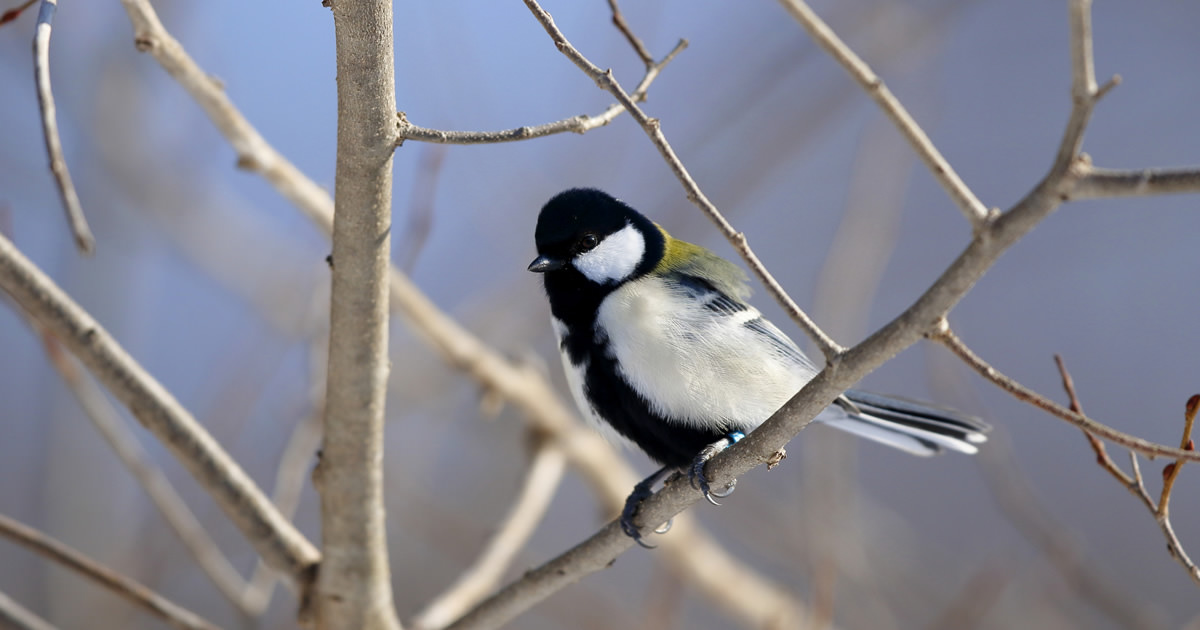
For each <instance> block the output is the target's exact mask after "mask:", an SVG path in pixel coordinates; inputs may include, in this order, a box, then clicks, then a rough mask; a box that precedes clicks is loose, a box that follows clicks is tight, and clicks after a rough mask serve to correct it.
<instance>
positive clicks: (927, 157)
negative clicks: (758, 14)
mask: <svg viewBox="0 0 1200 630" xmlns="http://www.w3.org/2000/svg"><path fill="white" fill-rule="evenodd" d="M780 3H781V4H782V5H783V7H784V8H785V9H787V11H788V13H791V14H792V17H794V18H796V21H798V22H800V25H801V26H803V27H804V30H806V31H808V34H809V36H810V37H812V38H813V40H814V41H816V43H817V45H818V46H820V47H821V48H822V49H823V50H825V52H827V53H829V55H830V56H831V57H833V59H834V60H835V61H837V62H838V63H839V64H841V66H842V68H844V69H845V70H846V72H847V73H848V74H849V75H850V76H851V77H852V78H853V79H854V80H855V81H857V82H858V84H859V85H860V86H861V87H862V89H863V91H865V92H866V93H867V95H868V96H870V97H871V99H872V100H874V101H875V103H876V104H878V105H879V107H880V109H882V110H883V113H884V114H886V115H887V117H888V118H890V119H891V120H892V122H893V123H894V124H895V125H896V128H897V129H898V130H899V131H900V133H901V134H902V135H903V136H904V137H905V138H906V139H907V140H908V143H909V144H911V145H912V148H913V150H914V151H916V153H917V155H918V156H920V157H921V161H922V162H924V163H925V166H926V167H928V168H929V170H930V172H932V173H933V177H934V179H936V180H937V182H938V183H939V184H941V186H942V188H943V189H945V191H946V194H948V195H950V199H951V200H953V201H954V203H955V204H956V205H957V206H958V208H959V210H961V211H962V213H963V215H964V216H966V217H967V220H968V221H970V222H971V227H972V228H973V229H975V230H979V229H981V228H983V226H984V222H985V220H986V219H987V217H988V209H987V207H985V206H984V205H983V202H981V201H980V200H979V198H978V197H976V196H975V193H973V192H971V189H970V188H969V187H967V185H966V183H964V182H963V181H962V178H960V177H959V176H958V173H956V172H955V171H954V168H953V167H951V166H950V162H948V161H946V158H945V157H943V156H942V154H941V153H940V152H939V151H938V150H937V147H935V146H934V144H933V141H932V140H930V139H929V136H928V135H927V134H926V133H925V131H924V130H923V129H921V126H920V125H918V124H917V121H916V120H914V119H913V117H912V115H911V114H909V113H908V110H907V109H905V108H904V105H902V104H901V103H900V101H899V99H897V98H896V96H895V95H894V94H892V91H891V90H889V89H888V87H887V86H886V85H884V83H883V79H881V78H879V76H878V75H876V74H875V73H874V72H873V71H872V70H871V67H870V66H868V65H867V63H866V62H865V61H863V60H862V58H860V57H859V56H858V55H856V54H855V53H854V51H853V50H851V49H850V47H849V46H847V45H846V43H845V42H843V41H842V39H841V38H840V37H838V35H837V33H835V32H833V29H831V28H829V25H827V24H826V23H825V22H824V21H822V20H821V18H820V16H818V15H817V14H816V12H814V11H813V10H812V9H811V8H809V6H808V5H807V4H805V3H804V1H803V0H780Z"/></svg>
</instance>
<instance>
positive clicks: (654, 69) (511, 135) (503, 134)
mask: <svg viewBox="0 0 1200 630" xmlns="http://www.w3.org/2000/svg"><path fill="white" fill-rule="evenodd" d="M685 48H687V40H684V39H681V40H679V43H678V44H676V45H675V48H673V49H672V50H671V52H669V53H667V56H666V57H663V59H662V61H659V62H657V63H654V62H653V61H652V62H651V63H650V64H648V65H647V66H646V74H645V75H644V76H643V77H642V80H641V82H640V83H638V86H637V88H636V89H634V91H633V94H631V95H630V98H632V99H633V100H634V101H635V102H639V103H640V102H641V101H644V100H646V92H647V91H648V90H649V89H650V84H652V83H654V80H655V79H657V78H658V75H659V74H660V73H661V72H662V69H663V68H665V67H666V66H667V64H669V63H671V60H673V59H674V58H675V56H676V55H678V54H679V53H680V52H682V51H683V49H685ZM624 112H625V106H623V105H621V104H620V103H614V104H612V105H609V106H608V108H607V109H605V110H604V111H603V112H600V113H599V114H597V115H595V116H588V115H587V114H580V115H579V116H572V117H570V118H564V119H562V120H556V121H554V122H550V123H545V124H542V125H535V126H532V127H515V128H513V129H505V130H503V131H443V130H440V129H426V128H424V127H418V126H416V125H414V124H412V123H410V122H408V118H407V117H406V116H405V115H404V112H400V113H399V114H397V116H398V118H399V120H398V121H397V123H396V130H397V134H398V135H397V140H396V144H397V146H399V145H400V144H402V143H403V142H404V141H405V140H416V141H419V142H433V143H437V144H497V143H501V142H516V141H520V140H530V139H533V138H542V137H545V136H550V135H554V134H559V133H567V132H570V133H578V134H583V133H587V132H589V131H591V130H593V129H596V128H598V127H603V126H605V125H607V124H608V123H610V122H612V121H613V120H614V119H615V118H616V117H617V116H620V115H621V114H622V113H624Z"/></svg>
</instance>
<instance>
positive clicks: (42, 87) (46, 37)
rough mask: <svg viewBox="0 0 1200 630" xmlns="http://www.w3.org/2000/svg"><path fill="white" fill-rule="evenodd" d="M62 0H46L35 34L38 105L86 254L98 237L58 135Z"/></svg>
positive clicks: (73, 223) (64, 200)
mask: <svg viewBox="0 0 1200 630" xmlns="http://www.w3.org/2000/svg"><path fill="white" fill-rule="evenodd" d="M57 9H58V0H42V8H41V9H40V10H39V11H38V21H37V29H36V30H35V31H34V34H33V75H34V77H35V79H36V81H37V97H38V107H39V108H40V109H41V113H42V135H43V136H44V137H45V139H46V153H48V154H49V156H50V172H51V173H53V174H54V183H56V184H58V194H59V196H60V197H61V198H62V203H63V208H64V209H65V210H66V212H67V222H68V223H69V224H70V226H71V233H72V234H74V235H75V246H76V247H78V248H79V251H81V252H83V253H84V254H91V253H92V250H93V249H94V248H95V246H96V239H95V238H94V237H93V236H92V230H91V228H89V227H88V222H87V217H85V216H84V215H83V206H82V205H81V204H80V203H79V193H78V192H76V191H75V184H73V183H72V182H71V171H70V170H69V169H68V168H67V159H66V157H64V156H63V148H62V139H61V138H60V137H59V135H58V114H57V111H56V109H55V107H54V92H53V91H52V90H51V87H50V31H51V29H52V28H53V27H54V13H55V11H56V10H57Z"/></svg>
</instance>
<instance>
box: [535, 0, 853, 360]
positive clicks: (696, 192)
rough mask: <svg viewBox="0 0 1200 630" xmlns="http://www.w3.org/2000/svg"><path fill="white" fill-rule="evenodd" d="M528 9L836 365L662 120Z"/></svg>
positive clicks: (836, 350)
mask: <svg viewBox="0 0 1200 630" xmlns="http://www.w3.org/2000/svg"><path fill="white" fill-rule="evenodd" d="M525 6H526V7H528V8H529V10H530V11H531V12H532V13H533V15H534V17H536V18H537V20H538V22H539V23H541V25H542V28H543V29H545V30H546V33H547V34H548V35H550V38H551V39H552V40H553V41H554V45H555V46H556V47H557V48H558V50H559V52H561V53H562V54H563V55H565V56H566V57H567V59H570V60H571V62H572V63H574V64H575V65H576V66H578V67H579V69H580V70H583V72H584V74H586V75H588V76H589V77H591V79H592V80H593V81H595V82H596V85H597V86H599V87H600V89H603V90H606V91H608V92H609V93H610V94H612V95H613V96H614V97H616V99H617V102H618V103H620V104H621V105H623V106H624V107H625V109H626V110H628V111H629V114H630V115H631V116H633V119H634V120H636V121H637V122H638V124H639V125H641V127H642V130H643V131H645V132H646V135H648V136H649V137H650V141H651V142H652V143H653V144H654V147H655V148H657V149H658V152H659V153H660V154H661V155H662V157H663V159H664V160H666V162H667V165H668V166H670V167H671V171H672V172H673V173H675V176H676V177H677V178H678V179H679V181H680V183H681V184H683V188H684V190H685V191H686V192H687V197H688V199H689V200H690V201H691V202H692V203H694V204H696V205H697V206H698V207H699V208H700V209H701V210H703V211H704V213H705V214H706V215H707V216H708V218H709V219H711V220H712V221H713V223H715V224H716V225H717V227H718V228H720V230H721V233H722V234H724V235H725V238H727V239H729V242H730V243H732V244H733V247H734V249H736V250H737V251H738V253H739V254H740V255H741V256H742V259H743V260H745V261H746V264H747V265H748V266H749V267H750V269H751V270H752V271H753V272H754V273H755V275H757V276H758V277H759V279H760V280H762V282H763V285H764V286H766V288H767V291H768V292H769V293H770V294H771V296H772V297H774V298H775V300H776V301H778V302H779V304H780V305H781V306H782V307H783V310H784V311H785V312H787V314H788V315H789V316H790V317H791V318H792V320H793V321H795V322H796V325H798V326H800V328H801V330H803V331H804V332H805V334H807V335H808V336H809V337H810V338H811V339H812V340H813V343H815V344H816V345H817V347H818V348H820V350H821V354H823V355H825V361H826V362H827V363H834V362H836V359H837V358H838V355H840V354H841V352H842V351H843V348H842V347H841V346H840V345H838V344H837V342H835V341H834V340H833V339H831V338H829V335H826V334H825V332H824V331H822V330H821V329H820V328H819V327H818V326H817V325H816V323H815V322H813V321H812V319H811V318H810V317H809V316H808V315H807V314H806V313H805V312H804V311H803V309H801V308H800V307H799V306H798V305H797V304H796V302H795V301H794V300H792V298H791V296H789V295H788V294H787V291H784V290H783V286H782V285H780V284H779V282H778V281H777V280H775V277H774V276H772V275H771V272H770V271H768V270H767V268H766V266H765V265H763V263H762V261H761V260H759V259H758V256H757V255H755V254H754V251H753V250H751V249H750V243H749V241H747V239H746V235H745V234H743V233H741V232H738V231H737V230H735V229H734V228H733V225H731V224H730V223H729V221H728V220H726V219H725V217H724V215H722V214H721V211H720V210H718V209H717V207H716V206H715V205H714V204H713V203H712V202H711V201H709V199H708V197H707V196H706V195H705V194H704V191H702V190H700V186H699V184H697V183H696V180H695V179H693V178H692V175H691V173H689V172H688V170H687V167H685V166H684V165H683V162H682V161H681V160H680V159H679V156H678V155H676V153H675V149H673V148H671V145H670V143H668V142H667V138H666V136H665V135H663V133H662V130H661V129H660V128H659V122H658V119H656V118H650V117H649V116H647V115H646V113H645V112H644V111H642V109H641V108H640V107H638V106H637V103H635V102H634V100H633V98H632V97H631V96H630V95H629V94H628V93H627V92H625V89H624V88H623V87H621V84H620V83H618V82H617V80H616V79H615V78H613V74H612V70H601V69H600V67H599V66H597V65H596V64H594V63H592V62H591V61H589V60H588V59H587V57H584V56H583V54H582V53H580V52H579V50H577V49H576V48H575V47H574V46H572V45H571V42H569V41H567V38H566V36H565V35H563V33H562V31H560V30H559V29H558V26H556V25H555V24H554V18H552V17H550V14H549V13H547V12H546V10H545V9H543V8H542V7H541V5H539V4H538V3H537V1H536V0H525Z"/></svg>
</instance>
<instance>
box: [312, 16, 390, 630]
mask: <svg viewBox="0 0 1200 630" xmlns="http://www.w3.org/2000/svg"><path fill="white" fill-rule="evenodd" d="M332 5H333V25H334V37H335V40H336V42H337V93H338V134H337V137H338V141H337V175H336V180H335V202H336V212H335V214H334V217H333V257H332V259H331V261H332V262H331V266H332V268H333V284H332V286H331V301H332V309H331V311H330V321H329V326H330V334H329V368H328V369H329V372H328V376H327V381H326V382H327V387H326V390H325V432H324V435H325V439H324V446H323V448H322V457H321V462H320V464H318V468H317V471H316V472H315V473H314V480H315V482H316V486H317V490H318V492H319V493H320V495H321V548H322V550H323V552H324V558H323V559H322V561H321V570H320V572H319V575H318V579H317V589H316V592H315V594H314V596H315V599H314V601H313V603H314V604H315V605H316V613H317V626H318V628H322V629H337V628H346V629H351V628H353V629H356V630H357V629H360V628H362V629H369V630H376V629H380V630H381V629H385V628H399V627H400V622H399V621H398V620H397V618H396V611H395V607H394V606H393V604H392V586H391V573H390V571H391V568H390V566H389V564H388V549H387V529H386V522H385V518H384V510H383V421H384V405H385V402H386V399H387V378H388V370H389V366H388V356H387V344H388V329H387V325H388V299H387V290H388V280H387V273H388V262H389V260H390V256H391V221H392V218H391V195H392V153H393V151H394V147H395V142H396V124H395V118H396V89H395V78H394V75H395V69H394V60H393V57H392V47H393V41H392V3H391V2H390V1H389V0H334V1H333V2H332Z"/></svg>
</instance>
